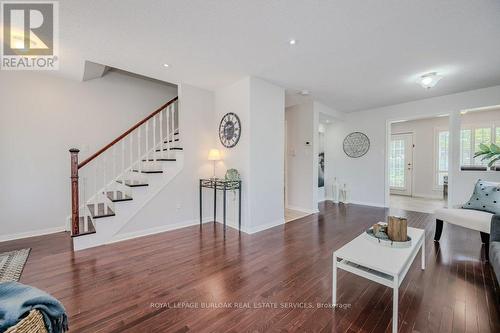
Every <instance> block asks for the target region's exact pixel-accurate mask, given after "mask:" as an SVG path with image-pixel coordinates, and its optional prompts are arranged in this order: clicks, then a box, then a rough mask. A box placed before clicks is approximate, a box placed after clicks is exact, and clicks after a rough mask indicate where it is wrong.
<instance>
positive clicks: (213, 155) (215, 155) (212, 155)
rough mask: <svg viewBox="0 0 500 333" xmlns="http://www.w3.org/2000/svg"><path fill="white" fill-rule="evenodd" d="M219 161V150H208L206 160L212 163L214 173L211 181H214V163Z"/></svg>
mask: <svg viewBox="0 0 500 333" xmlns="http://www.w3.org/2000/svg"><path fill="white" fill-rule="evenodd" d="M221 159H222V158H221V154H220V151H219V149H210V151H209V152H208V160H209V161H212V162H213V163H214V172H213V177H212V179H215V163H216V162H217V161H220V160H221Z"/></svg>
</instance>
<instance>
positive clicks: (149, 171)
mask: <svg viewBox="0 0 500 333" xmlns="http://www.w3.org/2000/svg"><path fill="white" fill-rule="evenodd" d="M132 172H140V173H163V170H141V171H139V170H137V169H134V170H132Z"/></svg>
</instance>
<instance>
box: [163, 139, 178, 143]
mask: <svg viewBox="0 0 500 333" xmlns="http://www.w3.org/2000/svg"><path fill="white" fill-rule="evenodd" d="M179 141H181V140H180V139H174V140H172V139H170V140H165V141H163V143H172V142H179Z"/></svg>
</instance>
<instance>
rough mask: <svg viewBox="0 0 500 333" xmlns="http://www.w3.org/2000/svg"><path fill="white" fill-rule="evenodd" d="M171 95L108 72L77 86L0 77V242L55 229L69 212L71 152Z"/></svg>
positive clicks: (46, 78)
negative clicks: (0, 212)
mask: <svg viewBox="0 0 500 333" xmlns="http://www.w3.org/2000/svg"><path fill="white" fill-rule="evenodd" d="M176 95H177V89H176V88H173V87H168V86H165V85H162V84H158V83H155V82H151V81H147V80H142V79H138V78H132V77H129V76H126V75H123V74H120V73H116V72H112V73H109V74H108V75H106V76H104V77H103V78H101V79H96V80H91V81H86V82H78V81H73V80H68V79H63V78H60V77H56V76H52V75H48V74H44V73H37V72H20V71H16V72H7V71H2V72H1V73H0V156H1V157H0V158H1V163H0V186H1V190H0V208H1V210H2V217H1V228H0V240H1V239H9V238H15V237H22V236H28V235H34V234H42V233H48V232H53V231H59V230H62V229H63V228H64V225H65V223H66V217H67V216H68V215H69V212H70V183H69V176H70V160H69V152H68V150H69V149H70V148H71V147H80V148H84V147H85V146H88V150H87V151H82V152H81V153H80V158H82V159H83V158H84V157H85V156H88V155H89V154H90V153H93V152H95V151H96V150H97V149H98V148H100V147H101V146H103V145H105V144H107V143H109V142H110V141H111V140H112V139H114V138H115V137H117V136H118V135H119V134H121V133H122V132H123V131H124V130H126V129H127V128H129V127H130V126H131V125H133V124H134V123H136V122H137V121H138V120H140V119H142V118H143V117H144V116H146V115H147V114H149V113H151V112H153V111H154V110H155V109H156V108H157V107H159V106H160V105H162V104H164V103H165V102H167V101H168V100H170V99H171V98H173V97H174V96H176Z"/></svg>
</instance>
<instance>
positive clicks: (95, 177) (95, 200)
mask: <svg viewBox="0 0 500 333" xmlns="http://www.w3.org/2000/svg"><path fill="white" fill-rule="evenodd" d="M97 161H98V160H95V161H94V164H95V166H94V169H95V175H94V184H95V191H94V193H95V194H94V216H95V215H97V194H98V193H99V185H98V184H97V180H98V179H99V168H98V166H99V164H98V163H97Z"/></svg>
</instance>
